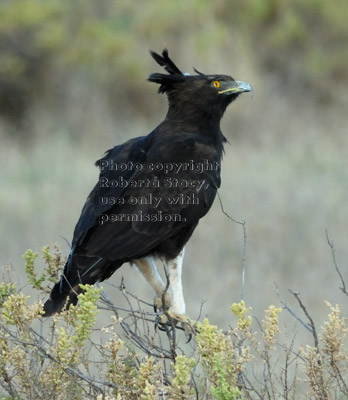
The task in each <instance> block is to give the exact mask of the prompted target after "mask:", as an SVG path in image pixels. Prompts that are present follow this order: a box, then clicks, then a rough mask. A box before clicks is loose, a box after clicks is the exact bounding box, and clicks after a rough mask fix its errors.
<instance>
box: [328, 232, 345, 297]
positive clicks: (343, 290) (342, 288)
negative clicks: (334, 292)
mask: <svg viewBox="0 0 348 400" xmlns="http://www.w3.org/2000/svg"><path fill="white" fill-rule="evenodd" d="M325 232H326V239H327V243H328V244H329V246H330V248H331V254H332V261H333V263H334V266H335V269H336V272H337V274H338V276H339V278H340V280H341V284H342V287H340V289H341V290H342V292H343V293H344V294H345V295H346V296H348V292H347V289H346V284H345V282H344V279H343V276H342V274H341V271H340V270H339V268H338V265H337V261H336V250H335V247H334V244H333V241H332V240H330V238H329V233H328V231H327V229H326V231H325Z"/></svg>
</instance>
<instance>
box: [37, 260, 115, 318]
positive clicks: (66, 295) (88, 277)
mask: <svg viewBox="0 0 348 400" xmlns="http://www.w3.org/2000/svg"><path fill="white" fill-rule="evenodd" d="M121 265H122V263H116V262H115V263H112V264H111V263H110V261H108V260H104V259H102V258H91V257H84V256H75V255H74V256H72V257H69V258H68V261H67V263H66V264H65V268H64V272H63V274H62V276H61V278H60V281H59V282H58V283H56V284H55V285H54V287H53V289H52V291H51V294H50V298H49V299H48V300H47V301H46V303H45V304H44V314H43V316H44V317H49V316H51V315H53V314H56V313H60V312H61V311H62V310H63V309H64V307H66V308H68V307H69V306H70V305H71V304H74V305H76V304H77V301H78V298H77V296H78V295H79V294H80V293H82V292H83V289H81V288H80V284H83V285H85V284H89V285H93V284H94V283H96V282H100V281H103V280H104V279H107V278H108V277H109V276H111V275H112V274H113V272H114V271H116V269H118V268H119V267H120V266H121Z"/></svg>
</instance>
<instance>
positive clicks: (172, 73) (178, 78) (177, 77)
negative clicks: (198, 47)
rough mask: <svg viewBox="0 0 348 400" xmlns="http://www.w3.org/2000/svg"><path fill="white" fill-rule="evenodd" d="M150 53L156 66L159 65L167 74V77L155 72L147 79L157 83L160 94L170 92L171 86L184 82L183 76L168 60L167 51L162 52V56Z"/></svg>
mask: <svg viewBox="0 0 348 400" xmlns="http://www.w3.org/2000/svg"><path fill="white" fill-rule="evenodd" d="M150 53H151V55H152V57H153V58H154V60H155V61H156V62H157V64H159V65H160V66H161V67H164V69H165V70H166V71H167V72H169V75H167V74H160V73H157V72H156V73H153V74H151V75H150V76H149V77H148V80H149V81H150V82H155V83H159V84H160V85H161V86H160V88H159V92H160V93H164V92H167V91H168V90H170V87H171V85H172V84H175V83H177V82H183V81H185V78H186V77H185V75H184V74H183V73H182V72H181V71H180V69H179V68H178V67H177V66H176V65H175V64H174V62H173V61H172V60H171V59H170V58H169V55H168V50H167V49H164V50H163V52H162V55H160V54H158V53H155V52H154V51H151V52H150Z"/></svg>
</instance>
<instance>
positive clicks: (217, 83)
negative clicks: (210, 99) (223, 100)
mask: <svg viewBox="0 0 348 400" xmlns="http://www.w3.org/2000/svg"><path fill="white" fill-rule="evenodd" d="M213 85H214V87H216V88H219V87H220V86H221V85H220V82H219V81H214V82H213Z"/></svg>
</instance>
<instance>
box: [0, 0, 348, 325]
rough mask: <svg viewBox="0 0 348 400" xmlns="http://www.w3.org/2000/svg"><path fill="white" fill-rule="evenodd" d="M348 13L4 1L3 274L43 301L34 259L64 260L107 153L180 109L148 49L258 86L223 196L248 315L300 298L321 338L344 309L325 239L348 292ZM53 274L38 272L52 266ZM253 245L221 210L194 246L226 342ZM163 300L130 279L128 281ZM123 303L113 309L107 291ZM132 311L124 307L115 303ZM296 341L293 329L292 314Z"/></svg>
mask: <svg viewBox="0 0 348 400" xmlns="http://www.w3.org/2000/svg"><path fill="white" fill-rule="evenodd" d="M347 17H348V3H347V2H342V1H340V0H332V1H330V2H327V1H325V0H292V1H291V0H285V1H284V0H244V1H243V2H240V1H236V0H216V1H214V2H212V1H210V0H209V1H208V0H185V1H171V2H169V1H167V2H164V1H160V0H149V1H142V0H133V1H130V0H118V1H111V0H98V1H96V0H75V1H67V0H64V1H63V0H59V1H58V0H8V1H6V0H2V1H1V2H0V141H1V142H0V153H1V159H0V181H1V189H0V190H1V195H0V209H1V211H0V212H1V216H0V218H1V226H0V228H1V241H0V255H1V258H0V264H1V265H2V267H3V276H4V278H5V277H6V269H7V268H8V266H9V265H10V266H12V268H13V271H14V275H13V279H15V280H17V281H18V282H19V285H18V286H20V287H23V290H24V292H25V293H31V292H30V289H29V287H28V284H27V281H26V277H25V273H24V260H23V259H22V257H21V255H22V254H23V253H24V252H25V250H26V249H28V248H31V249H33V250H35V251H40V249H41V248H42V247H43V246H44V245H46V244H48V243H55V242H57V243H59V245H60V246H61V247H62V251H63V254H64V255H68V253H69V242H70V241H71V239H72V233H73V229H74V226H75V223H76V222H77V219H78V217H79V215H80V212H81V209H82V206H83V204H84V201H85V198H86V197H87V195H88V193H89V191H90V190H91V189H92V187H93V186H94V184H95V182H96V181H97V179H98V170H97V169H96V168H95V167H94V165H93V163H94V161H95V160H97V159H98V158H99V157H100V156H101V155H102V154H103V153H104V151H105V150H107V149H109V148H110V147H113V146H114V145H116V144H120V143H122V142H123V141H125V140H127V139H129V138H131V137H134V136H139V135H144V134H147V133H149V132H150V131H151V130H152V129H153V128H154V127H155V126H156V125H157V124H158V123H159V122H161V120H162V119H163V118H164V116H165V113H166V109H167V102H166V98H165V97H164V96H162V95H157V94H156V93H157V89H158V87H157V85H154V84H151V83H149V82H147V81H146V79H147V77H148V76H149V75H150V73H152V72H160V70H161V68H160V67H159V66H158V65H156V64H155V62H154V60H152V58H151V57H150V55H149V50H150V49H152V50H155V51H158V52H160V51H162V49H163V48H168V49H169V54H170V56H171V57H172V58H173V59H174V61H175V62H176V63H177V64H178V66H179V68H181V69H182V70H183V71H185V72H192V71H193V67H196V68H197V69H198V70H200V71H202V72H204V73H223V74H230V75H232V76H233V77H234V78H236V79H239V80H243V81H246V82H248V83H250V84H251V85H252V86H253V88H254V95H253V96H250V95H248V94H245V95H242V96H240V98H239V99H238V100H237V101H236V102H235V103H233V104H232V105H231V106H230V107H229V108H228V110H227V112H226V114H225V116H224V119H223V121H222V130H223V132H224V134H225V136H226V137H227V138H228V140H229V142H230V144H228V145H226V154H225V157H224V161H223V175H222V188H221V190H220V196H221V199H222V202H223V206H224V209H225V211H226V212H228V213H229V214H230V215H231V216H232V217H233V218H235V219H237V220H241V221H246V235H247V249H246V277H245V279H246V280H245V287H244V300H245V302H246V304H247V305H249V306H251V307H252V308H253V311H252V314H253V315H255V316H257V317H258V318H260V319H262V317H263V310H264V309H265V308H267V307H268V305H269V304H275V305H279V299H278V296H277V290H276V286H275V284H276V285H277V286H278V288H279V293H280V298H281V299H283V300H284V301H286V302H288V304H289V305H290V306H291V307H293V308H294V310H297V311H298V314H299V315H301V311H300V310H299V309H298V307H297V304H296V302H295V300H294V299H293V298H292V295H291V294H290V293H289V292H288V289H292V290H294V291H298V292H300V293H301V297H302V300H303V302H304V303H305V304H306V306H307V308H308V310H310V312H311V315H312V317H313V318H314V321H315V322H316V323H317V326H318V327H319V326H320V325H321V324H322V322H323V321H324V319H325V317H326V315H327V313H328V311H327V309H326V306H325V305H324V300H325V299H326V300H328V301H330V302H332V303H337V302H338V303H340V304H341V307H342V309H343V311H344V313H345V314H346V315H347V311H348V306H347V297H345V296H344V295H343V294H342V293H341V292H340V290H339V286H340V285H341V282H340V280H339V278H338V275H337V273H336V272H335V268H334V263H333V260H332V254H331V249H330V247H329V246H328V243H327V239H326V230H327V232H328V234H329V236H330V239H331V240H333V242H334V246H335V249H336V259H337V264H338V266H339V267H340V269H341V272H342V275H343V277H344V278H345V279H346V283H347V284H348V272H347V260H348V226H347V224H348V204H347V200H348V158H347V148H348V147H347V145H348V137H347V122H348V117H347V110H348V94H347V93H348V91H347V89H348V68H347V65H348V25H347ZM40 263H42V261H41V260H40V261H38V265H39V267H40V265H41V267H42V264H40ZM242 265H243V230H242V227H241V226H240V225H238V224H236V223H233V222H232V221H231V220H229V219H228V218H227V217H226V216H225V215H224V214H223V213H222V210H221V207H220V204H219V201H218V200H216V202H215V203H214V206H213V208H212V210H211V212H210V213H209V215H208V216H207V217H206V218H205V219H203V220H202V221H201V222H200V224H199V227H198V229H197V230H196V232H195V234H194V236H193V237H192V239H191V241H190V242H189V245H188V246H187V251H186V259H185V265H184V291H185V297H186V302H187V311H188V314H189V315H190V316H191V317H192V318H196V317H198V315H199V312H200V307H201V303H202V302H203V309H202V314H203V315H206V314H207V315H208V317H209V318H210V320H211V322H213V323H216V324H220V326H221V328H227V327H228V326H229V324H230V323H231V321H232V317H231V313H230V311H229V306H230V305H231V304H232V302H236V301H239V300H240V296H241V288H242ZM122 278H124V279H125V285H126V287H127V288H128V290H129V291H131V292H133V293H137V294H139V295H140V296H141V297H142V298H145V299H147V300H149V301H150V300H152V293H151V291H150V290H149V289H148V287H147V286H146V283H145V282H144V281H143V279H142V278H141V277H140V275H138V274H137V272H136V271H134V270H132V268H130V267H129V266H128V265H127V266H124V267H123V268H122V269H121V270H119V271H118V272H117V273H115V274H114V275H113V277H112V278H111V279H110V282H111V283H113V284H115V285H119V283H120V282H121V279H122ZM104 287H105V288H106V289H107V290H108V293H109V295H110V296H111V297H112V296H113V291H112V289H111V288H109V289H108V286H107V285H104ZM115 301H117V298H115ZM283 314H284V315H283V316H282V318H283V322H284V323H285V324H287V325H288V326H290V327H291V326H292V324H293V323H294V320H293V318H292V317H291V316H290V315H289V314H287V315H286V313H283Z"/></svg>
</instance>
